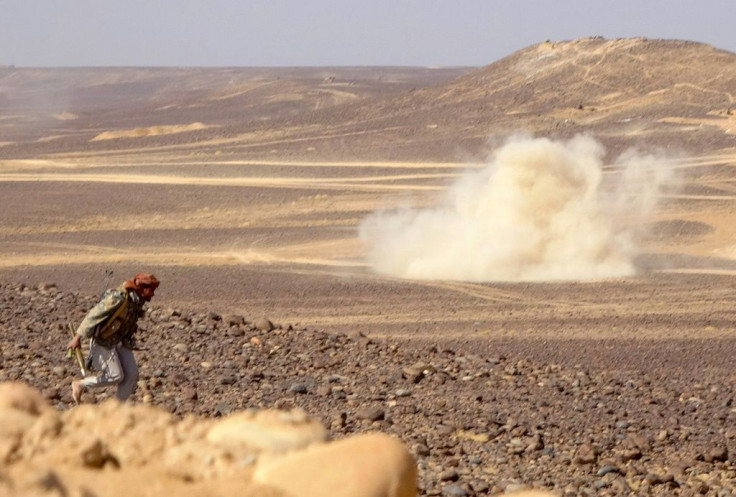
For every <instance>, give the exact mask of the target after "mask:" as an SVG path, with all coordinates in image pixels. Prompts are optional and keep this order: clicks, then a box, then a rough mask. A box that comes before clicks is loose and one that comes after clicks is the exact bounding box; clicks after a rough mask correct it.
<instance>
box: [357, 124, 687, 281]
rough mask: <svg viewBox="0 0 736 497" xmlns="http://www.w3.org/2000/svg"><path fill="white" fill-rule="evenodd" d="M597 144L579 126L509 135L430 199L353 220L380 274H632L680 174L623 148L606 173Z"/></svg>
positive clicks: (543, 277) (523, 277)
mask: <svg viewBox="0 0 736 497" xmlns="http://www.w3.org/2000/svg"><path fill="white" fill-rule="evenodd" d="M604 156H605V149H604V147H603V146H602V145H601V144H600V143H599V142H597V141H596V140H595V139H594V138H592V137H590V136H587V135H578V136H576V137H574V138H572V139H570V140H568V141H554V140H551V139H547V138H534V137H531V136H528V135H516V136H513V137H512V138H510V139H508V140H507V141H506V143H505V144H504V145H503V146H501V147H500V148H498V149H497V150H496V151H495V152H493V153H492V154H491V155H490V158H489V160H488V162H487V165H486V166H485V167H483V168H482V169H481V170H471V171H468V172H467V173H465V174H464V175H463V176H462V177H460V178H459V179H458V180H457V181H456V182H455V183H454V184H452V185H451V186H450V187H449V188H448V190H447V191H446V193H445V196H444V198H443V199H441V201H440V202H439V205H437V206H436V207H432V208H423V209H411V208H404V209H400V210H396V211H391V212H375V213H373V214H372V215H370V216H369V217H367V218H366V219H365V220H364V221H363V222H362V223H361V225H360V238H361V240H362V241H363V242H364V243H365V244H366V245H367V247H368V256H367V258H368V262H369V264H370V266H371V267H372V268H373V269H374V270H375V271H376V272H378V273H382V274H386V275H391V276H396V277H400V278H408V279H424V280H427V279H437V280H460V281H474V282H483V281H559V280H577V281H586V280H596V279H605V278H616V277H624V276H631V275H633V274H635V273H636V267H635V264H634V258H635V256H636V255H637V253H638V250H637V244H636V240H637V235H641V234H642V233H641V230H642V226H644V225H645V223H646V221H647V220H649V219H650V218H651V215H652V214H653V213H654V211H655V209H656V207H657V204H658V200H659V198H660V194H661V193H662V191H663V189H664V188H667V189H668V190H669V189H672V188H675V187H676V183H677V179H676V178H675V177H674V175H673V173H672V168H669V167H667V159H666V158H665V157H664V156H662V155H661V154H658V153H642V152H638V151H636V150H628V151H626V152H625V153H623V154H622V155H621V156H620V157H619V158H618V159H617V161H616V164H615V166H616V167H615V168H613V169H614V170H615V172H612V173H610V174H612V175H613V176H612V177H607V178H606V180H605V181H604V175H607V174H609V173H607V172H606V173H604V163H603V158H604Z"/></svg>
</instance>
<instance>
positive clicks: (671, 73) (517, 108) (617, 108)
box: [314, 38, 736, 157]
mask: <svg viewBox="0 0 736 497" xmlns="http://www.w3.org/2000/svg"><path fill="white" fill-rule="evenodd" d="M734 114H736V54H734V53H731V52H727V51H723V50H717V49H715V48H713V47H711V46H709V45H704V44H701V43H694V42H687V41H671V40H648V39H644V38H635V39H616V40H605V39H602V38H586V39H580V40H575V41H568V42H559V43H552V42H545V43H540V44H538V45H534V46H532V47H529V48H526V49H523V50H521V51H518V52H516V53H514V54H512V55H510V56H508V57H506V58H504V59H502V60H499V61H498V62H495V63H493V64H490V65H488V66H485V67H483V68H480V69H478V70H476V71H473V72H471V73H469V74H467V75H464V76H462V77H459V78H457V79H455V80H453V81H450V82H448V83H444V84H440V85H437V86H431V87H426V88H421V89H417V90H416V91H410V92H406V93H403V94H401V95H399V96H396V97H391V98H386V99H382V100H366V101H362V102H357V103H355V104H353V106H352V107H351V108H350V109H344V108H333V109H328V110H326V111H325V112H324V113H323V114H322V115H319V116H314V122H323V123H329V124H330V125H334V126H339V127H341V128H342V129H345V130H351V129H355V130H358V129H360V130H362V131H363V132H365V133H378V134H381V135H383V136H387V137H388V139H390V140H391V141H392V143H393V145H395V146H396V147H402V146H404V147H407V148H408V149H409V150H411V151H412V153H414V154H421V153H422V151H429V152H430V153H431V154H433V155H437V156H446V157H448V156H449V155H451V154H452V153H456V152H458V151H462V150H463V149H465V150H471V151H472V150H475V151H478V150H482V148H483V144H484V143H485V142H486V140H487V139H488V137H490V136H495V135H498V134H506V133H509V132H513V131H515V130H527V131H531V132H533V133H537V134H540V135H547V136H549V135H551V136H571V135H573V134H576V133H580V132H590V133H593V134H594V135H596V136H598V137H599V138H600V139H602V140H603V141H605V142H608V143H609V144H610V145H611V146H612V147H614V148H616V147H617V146H627V144H629V145H630V144H631V142H632V141H638V142H645V143H648V144H653V145H660V146H668V145H677V146H678V147H684V148H691V149H694V150H701V149H704V148H712V147H716V148H718V147H726V146H734V142H735V141H736V116H735V115H734ZM382 129H386V130H392V131H390V132H387V133H383V132H381V131H380V130H382ZM402 142H403V145H402ZM365 153H368V151H367V150H366V151H365Z"/></svg>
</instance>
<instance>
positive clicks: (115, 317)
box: [77, 286, 144, 348]
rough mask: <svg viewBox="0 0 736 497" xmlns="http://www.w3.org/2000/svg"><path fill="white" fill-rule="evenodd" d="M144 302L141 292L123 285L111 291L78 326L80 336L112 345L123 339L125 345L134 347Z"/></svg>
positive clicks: (108, 291)
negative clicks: (140, 296) (140, 295)
mask: <svg viewBox="0 0 736 497" xmlns="http://www.w3.org/2000/svg"><path fill="white" fill-rule="evenodd" d="M126 301H127V302H126ZM143 304H144V302H143V301H141V300H140V298H139V297H138V294H136V293H135V292H129V291H127V290H126V289H125V288H124V287H123V286H120V287H119V288H114V289H111V290H107V291H106V292H105V293H104V294H103V296H102V300H100V301H99V302H98V303H97V305H95V306H94V307H93V308H92V309H90V310H89V312H88V313H87V315H86V316H85V317H84V320H83V321H82V323H81V324H80V325H79V328H77V335H82V337H83V338H94V339H95V343H97V344H99V345H102V346H103V347H108V348H111V347H114V346H115V345H117V344H118V343H120V342H121V341H122V342H123V345H125V346H126V347H130V348H132V346H133V345H134V343H133V335H134V334H135V332H136V330H137V329H138V325H137V324H136V323H137V321H138V316H140V315H141V311H142V309H143ZM121 308H122V309H121ZM119 310H120V311H121V312H118V311H119ZM113 321H114V322H113Z"/></svg>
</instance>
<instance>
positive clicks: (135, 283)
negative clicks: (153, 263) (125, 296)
mask: <svg viewBox="0 0 736 497" xmlns="http://www.w3.org/2000/svg"><path fill="white" fill-rule="evenodd" d="M159 283H160V282H159V281H158V280H157V279H156V277H155V276H154V275H152V274H150V273H138V274H136V275H135V276H133V277H132V278H131V279H129V280H125V284H124V285H125V289H126V290H140V289H141V287H144V286H147V287H151V288H153V289H154V290H155V289H156V288H158V285H159Z"/></svg>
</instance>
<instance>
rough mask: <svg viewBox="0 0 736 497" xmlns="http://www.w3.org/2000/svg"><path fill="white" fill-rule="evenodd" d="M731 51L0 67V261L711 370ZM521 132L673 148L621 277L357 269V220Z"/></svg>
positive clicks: (396, 330)
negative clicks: (394, 62) (674, 351)
mask: <svg viewBox="0 0 736 497" xmlns="http://www.w3.org/2000/svg"><path fill="white" fill-rule="evenodd" d="M733 62H734V55H733V54H731V53H728V52H722V51H718V50H715V49H712V48H711V47H708V46H704V45H698V44H694V43H687V42H666V41H657V40H644V39H635V40H612V41H606V40H603V39H598V38H592V39H586V40H578V41H574V42H564V43H558V44H553V43H542V44H540V45H537V46H534V47H530V48H529V49H526V50H524V51H521V52H518V53H516V54H513V55H511V56H510V57H508V58H506V59H503V60H501V61H499V62H497V63H495V64H492V65H490V66H487V67H484V68H480V69H478V68H450V69H432V68H324V69H265V68H264V69H255V68H254V69H235V68H233V69H155V68H152V69H142V68H141V69H135V68H123V69H112V68H110V69H102V68H100V69H81V68H80V69H14V68H5V69H2V72H1V73H0V77H1V79H0V82H1V84H2V86H0V88H2V100H0V105H2V129H3V139H2V140H3V146H2V147H0V157H2V162H1V163H0V189H2V195H1V198H2V213H0V216H1V218H2V224H1V225H0V226H1V228H0V230H1V235H0V251H1V252H2V257H1V258H0V274H1V275H2V278H3V279H4V280H5V281H20V282H25V283H30V284H33V283H37V282H41V281H52V282H54V283H56V284H57V285H59V287H60V288H61V289H65V290H78V291H82V292H89V293H95V292H97V291H99V290H100V289H101V286H102V282H103V276H104V273H105V269H106V268H111V269H113V270H114V271H115V278H116V279H120V278H122V277H124V276H125V275H127V274H129V273H130V272H133V271H136V270H139V269H146V270H150V271H153V272H155V273H156V274H157V275H159V276H160V278H161V279H162V280H163V281H164V284H163V285H162V287H161V289H160V292H159V295H158V297H157V300H158V302H159V303H160V304H161V305H166V306H171V307H181V308H195V309H196V308H208V309H219V310H221V311H223V312H225V311H229V312H240V313H243V314H246V315H249V316H268V317H269V318H271V319H272V320H274V321H275V322H280V323H300V324H305V325H309V326H315V327H318V328H324V329H341V330H360V331H362V332H365V333H367V334H371V335H377V336H400V337H402V338H406V339H407V340H452V341H453V342H455V343H459V344H462V343H468V344H470V346H472V347H477V346H479V344H481V345H482V346H484V347H485V346H488V347H489V348H493V347H505V346H508V344H510V343H512V342H514V343H519V344H524V346H525V347H528V348H529V350H530V351H532V350H533V351H534V353H536V354H542V355H544V356H546V357H548V358H549V359H554V360H563V359H564V358H565V357H574V359H573V360H574V361H576V362H580V361H583V362H587V361H588V360H589V359H587V358H586V354H585V353H582V352H578V351H580V350H589V349H590V346H589V344H591V343H593V344H599V343H607V344H610V345H607V346H605V347H603V346H600V347H599V346H598V345H595V346H593V347H592V348H593V350H596V351H600V352H605V351H608V354H613V355H614V356H616V360H619V359H626V358H628V359H631V358H636V357H638V355H639V354H637V353H636V351H641V350H647V349H649V348H650V347H655V348H656V347H658V346H659V345H656V343H655V342H658V341H660V340H668V341H672V340H677V341H678V342H679V343H680V345H681V347H679V346H678V349H680V348H681V350H683V351H687V353H686V354H683V355H682V356H681V357H679V359H681V360H685V361H688V362H691V363H692V364H694V365H695V364H703V365H711V366H714V367H723V366H724V365H728V364H729V361H728V360H726V359H727V358H729V357H733V355H732V353H733V351H734V348H733V344H734V338H735V337H734V325H733V319H734V312H735V311H736V300H735V299H734V297H733V274H734V270H736V261H734V259H735V257H736V242H735V241H734V240H735V238H734V234H735V231H736V228H734V226H736V223H734V215H735V214H736V209H735V208H734V198H736V197H734V195H735V193H736V187H735V186H734V181H735V179H736V176H735V175H734V167H736V148H735V147H736V135H735V133H736V116H734V112H736V110H734V105H735V104H734V95H733V93H732V91H733V88H734V78H735V77H736V74H735V72H734V64H733ZM519 130H525V131H527V132H530V133H533V134H534V135H535V136H540V137H550V138H553V139H561V140H564V139H568V138H570V137H572V136H574V135H576V134H579V133H588V134H591V135H592V136H593V137H595V138H596V139H597V140H599V141H600V142H601V143H602V144H603V145H604V146H605V147H606V150H607V155H606V156H605V160H613V157H615V156H616V154H618V153H620V152H621V151H622V150H624V149H626V148H629V147H638V148H640V149H643V150H655V149H656V150H660V151H662V150H664V151H665V152H666V153H668V154H671V155H670V156H669V158H668V159H667V164H668V165H669V166H671V168H672V169H673V170H677V171H678V175H679V177H680V180H679V182H680V184H679V185H678V188H677V190H676V191H673V192H670V193H668V194H667V196H666V197H664V196H663V198H661V199H660V202H659V204H658V207H657V209H656V211H654V212H652V213H651V215H649V216H648V217H647V218H645V219H636V220H635V221H634V222H637V223H640V224H641V226H642V227H643V228H644V229H643V230H642V232H643V233H644V235H642V236H640V240H638V242H637V243H638V253H637V254H636V258H635V263H636V266H637V271H636V274H635V275H633V276H630V277H624V278H606V279H600V278H599V279H593V280H592V281H568V282H494V281H492V280H491V281H487V282H463V281H448V280H442V281H436V280H424V281H421V280H407V279H402V278H396V277H390V276H385V275H380V274H376V273H375V272H374V271H372V270H371V268H370V267H369V266H368V265H367V263H366V260H365V250H366V249H365V244H364V243H363V242H362V241H361V240H360V238H359V236H358V226H359V225H360V223H361V222H362V220H363V219H365V218H366V217H367V216H368V215H369V214H370V213H372V212H373V211H376V210H380V209H391V208H395V207H398V206H407V205H409V206H412V207H431V206H433V205H435V204H437V203H438V202H439V201H440V200H439V199H440V198H441V196H442V195H443V191H444V190H446V188H447V187H448V185H450V184H451V183H452V182H453V181H455V180H456V178H458V177H460V176H461V175H462V174H463V173H464V172H466V171H468V170H472V169H478V168H480V167H482V165H483V164H484V163H485V162H486V161H487V157H488V155H489V153H490V151H491V150H492V149H493V147H494V146H496V147H497V146H499V144H500V143H501V140H502V139H503V137H506V136H508V135H509V134H511V133H513V132H515V131H519ZM604 169H605V171H604V174H605V175H606V176H610V177H615V175H616V166H615V165H607V166H605V168H604ZM568 340H573V341H572V342H568ZM550 343H559V344H560V345H561V347H550V346H549V344H550ZM621 349H623V350H625V353H623V354H621V355H619V354H618V353H616V352H615V351H616V350H621ZM632 349H633V350H632ZM655 357H656V358H658V359H661V360H662V361H666V362H671V358H669V357H664V356H661V355H659V354H655ZM590 360H593V361H594V362H595V361H598V360H599V359H590ZM675 363H676V364H677V363H679V360H678V361H675ZM729 367H730V366H729ZM731 372H732V371H731Z"/></svg>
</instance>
